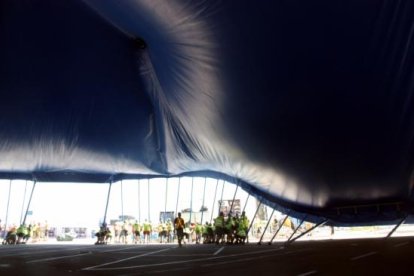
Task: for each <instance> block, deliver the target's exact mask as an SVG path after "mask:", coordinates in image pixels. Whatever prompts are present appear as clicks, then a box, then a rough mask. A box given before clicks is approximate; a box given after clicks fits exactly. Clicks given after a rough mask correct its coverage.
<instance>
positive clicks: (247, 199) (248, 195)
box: [242, 194, 250, 213]
mask: <svg viewBox="0 0 414 276" xmlns="http://www.w3.org/2000/svg"><path fill="white" fill-rule="evenodd" d="M249 198H250V194H247V198H246V203H244V207H243V211H242V213H243V212H244V210H246V206H247V202H248V201H249Z"/></svg>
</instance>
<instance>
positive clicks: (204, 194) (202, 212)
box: [200, 177, 207, 225]
mask: <svg viewBox="0 0 414 276" xmlns="http://www.w3.org/2000/svg"><path fill="white" fill-rule="evenodd" d="M206 184H207V177H204V189H203V203H202V204H201V222H200V223H201V225H202V224H203V217H204V199H205V197H206Z"/></svg>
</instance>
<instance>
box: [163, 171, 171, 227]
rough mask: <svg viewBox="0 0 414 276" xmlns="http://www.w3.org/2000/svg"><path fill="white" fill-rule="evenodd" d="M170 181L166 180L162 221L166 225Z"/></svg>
mask: <svg viewBox="0 0 414 276" xmlns="http://www.w3.org/2000/svg"><path fill="white" fill-rule="evenodd" d="M168 179H169V178H166V179H165V205H164V215H163V216H162V220H163V222H164V223H165V216H166V215H167V195H168Z"/></svg>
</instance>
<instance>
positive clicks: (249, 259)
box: [201, 250, 306, 267]
mask: <svg viewBox="0 0 414 276" xmlns="http://www.w3.org/2000/svg"><path fill="white" fill-rule="evenodd" d="M300 251H306V250H300ZM300 251H292V252H287V253H284V254H282V255H291V254H294V253H298V252H300ZM274 256H281V255H280V254H270V255H262V256H257V257H250V258H243V259H237V260H230V261H224V262H215V263H211V264H204V265H201V266H202V267H209V266H218V265H227V264H231V263H240V262H246V261H252V260H258V259H264V258H269V257H274Z"/></svg>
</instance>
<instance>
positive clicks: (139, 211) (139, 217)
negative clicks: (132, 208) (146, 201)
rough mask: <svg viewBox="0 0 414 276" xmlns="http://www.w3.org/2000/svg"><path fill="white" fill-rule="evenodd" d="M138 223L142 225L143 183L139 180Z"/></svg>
mask: <svg viewBox="0 0 414 276" xmlns="http://www.w3.org/2000/svg"><path fill="white" fill-rule="evenodd" d="M138 223H139V224H141V181H140V179H138Z"/></svg>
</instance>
